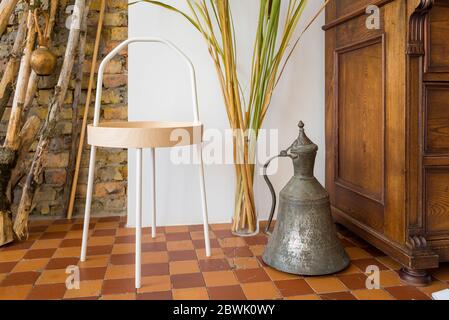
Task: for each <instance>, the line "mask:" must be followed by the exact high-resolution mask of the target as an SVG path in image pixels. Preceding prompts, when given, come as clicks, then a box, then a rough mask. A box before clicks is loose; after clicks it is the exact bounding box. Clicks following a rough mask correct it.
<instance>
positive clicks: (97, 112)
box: [93, 38, 200, 127]
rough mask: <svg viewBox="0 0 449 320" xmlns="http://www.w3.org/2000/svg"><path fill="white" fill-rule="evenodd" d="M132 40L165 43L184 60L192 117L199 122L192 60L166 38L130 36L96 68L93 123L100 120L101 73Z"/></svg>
mask: <svg viewBox="0 0 449 320" xmlns="http://www.w3.org/2000/svg"><path fill="white" fill-rule="evenodd" d="M134 42H151V43H163V44H165V45H167V46H168V47H169V48H171V49H173V51H175V52H176V53H177V54H178V55H179V56H181V58H183V60H184V61H185V62H186V64H187V66H188V67H189V70H190V79H191V82H192V104H193V117H194V121H195V123H199V122H200V118H199V110H198V94H197V87H196V75H195V68H194V67H193V64H192V61H190V59H189V58H188V57H187V56H186V55H185V54H184V52H182V51H181V50H180V49H179V48H178V47H176V46H175V45H174V44H173V43H171V42H170V41H168V40H165V39H161V38H130V39H128V40H125V41H123V42H122V43H120V44H119V45H118V46H117V47H116V48H114V50H112V51H111V52H110V53H109V54H108V55H107V56H106V57H105V58H104V59H103V61H102V62H101V64H100V68H99V70H98V80H97V93H96V98H95V113H94V123H93V125H94V126H95V127H96V126H98V123H99V120H100V109H101V94H102V92H103V74H104V69H105V68H106V65H107V64H108V62H109V61H110V60H111V59H112V58H113V57H114V56H115V55H117V53H119V52H120V51H121V50H122V49H123V48H125V47H127V46H128V45H129V44H130V43H134Z"/></svg>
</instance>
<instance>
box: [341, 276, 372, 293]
mask: <svg viewBox="0 0 449 320" xmlns="http://www.w3.org/2000/svg"><path fill="white" fill-rule="evenodd" d="M338 279H339V280H340V281H341V282H343V283H344V285H345V286H346V287H348V288H349V289H350V290H359V289H366V279H367V277H366V275H365V274H364V273H355V274H347V275H339V276H338Z"/></svg>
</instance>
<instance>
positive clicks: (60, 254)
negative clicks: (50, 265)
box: [53, 247, 81, 258]
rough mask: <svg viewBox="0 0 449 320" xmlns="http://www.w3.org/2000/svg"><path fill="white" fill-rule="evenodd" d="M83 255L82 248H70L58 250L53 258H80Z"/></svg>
mask: <svg viewBox="0 0 449 320" xmlns="http://www.w3.org/2000/svg"><path fill="white" fill-rule="evenodd" d="M80 254H81V247H68V248H58V249H56V252H55V254H54V255H53V258H67V257H79V256H80Z"/></svg>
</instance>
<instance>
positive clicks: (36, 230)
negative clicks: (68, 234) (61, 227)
mask: <svg viewBox="0 0 449 320" xmlns="http://www.w3.org/2000/svg"><path fill="white" fill-rule="evenodd" d="M47 228H48V226H31V227H29V228H28V232H29V233H30V234H32V233H39V234H40V233H42V232H44V231H45V230H47Z"/></svg>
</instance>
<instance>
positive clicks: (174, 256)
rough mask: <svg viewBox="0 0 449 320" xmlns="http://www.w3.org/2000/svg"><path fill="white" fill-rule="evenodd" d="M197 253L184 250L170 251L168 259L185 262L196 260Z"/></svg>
mask: <svg viewBox="0 0 449 320" xmlns="http://www.w3.org/2000/svg"><path fill="white" fill-rule="evenodd" d="M196 258H197V257H196V252H195V251H194V250H184V251H169V252H168V259H169V260H170V261H185V260H195V259H196Z"/></svg>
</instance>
